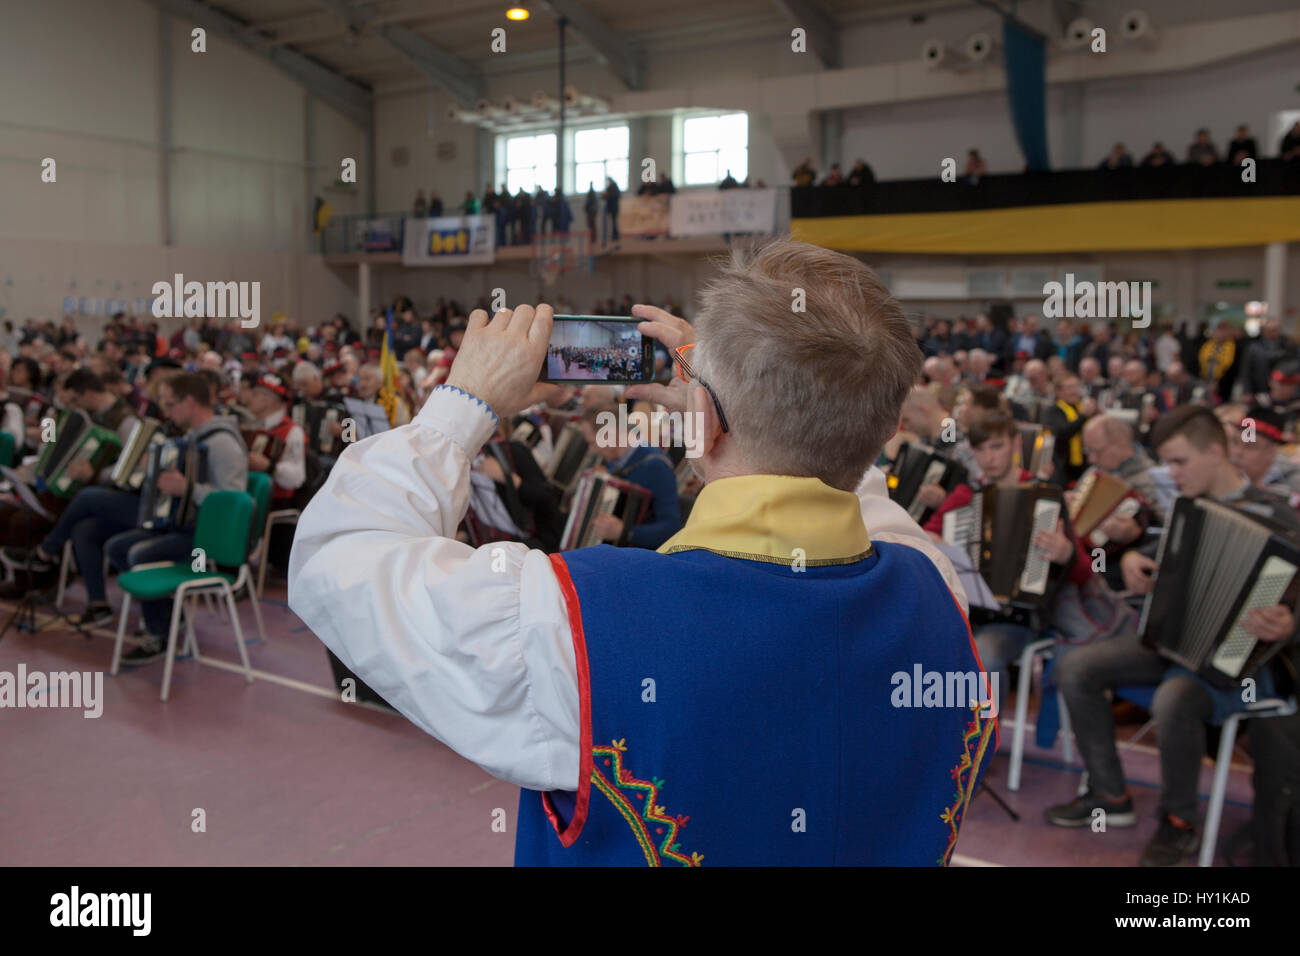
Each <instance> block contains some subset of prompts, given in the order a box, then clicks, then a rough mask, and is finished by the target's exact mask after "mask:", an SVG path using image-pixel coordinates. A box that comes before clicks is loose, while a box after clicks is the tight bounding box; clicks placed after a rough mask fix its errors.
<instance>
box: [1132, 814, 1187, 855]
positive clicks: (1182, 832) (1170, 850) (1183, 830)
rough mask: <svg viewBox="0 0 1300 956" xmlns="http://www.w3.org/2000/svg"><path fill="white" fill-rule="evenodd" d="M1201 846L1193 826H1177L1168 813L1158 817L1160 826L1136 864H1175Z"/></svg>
mask: <svg viewBox="0 0 1300 956" xmlns="http://www.w3.org/2000/svg"><path fill="white" fill-rule="evenodd" d="M1200 848H1201V835H1200V834H1199V833H1197V832H1196V830H1195V829H1194V828H1193V827H1190V826H1179V825H1178V824H1176V823H1174V818H1173V817H1172V816H1170V815H1169V814H1167V813H1166V814H1163V815H1161V817H1160V827H1159V829H1157V830H1156V835H1155V836H1153V837H1152V838H1151V842H1150V843H1148V844H1147V848H1146V849H1145V850H1143V851H1142V857H1141V858H1140V859H1139V860H1138V866H1177V865H1178V864H1180V863H1182V862H1183V860H1185V859H1187V858H1188V857H1189V856H1191V855H1192V854H1194V853H1195V852H1196V851H1197V850H1199V849H1200Z"/></svg>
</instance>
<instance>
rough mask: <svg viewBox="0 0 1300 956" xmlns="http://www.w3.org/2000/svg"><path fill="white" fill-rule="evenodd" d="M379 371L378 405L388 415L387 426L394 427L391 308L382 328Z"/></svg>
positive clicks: (394, 358)
mask: <svg viewBox="0 0 1300 956" xmlns="http://www.w3.org/2000/svg"><path fill="white" fill-rule="evenodd" d="M379 370H380V372H381V374H382V375H383V377H384V384H383V385H382V386H381V387H380V389H379V396H378V397H379V404H380V406H381V407H382V408H383V410H384V412H385V413H386V414H387V415H388V424H390V425H392V426H393V427H396V426H397V425H398V421H397V407H398V396H397V349H396V348H395V347H394V346H393V307H392V306H389V307H388V313H387V316H386V321H385V326H384V347H383V349H382V351H381V352H380V353H379Z"/></svg>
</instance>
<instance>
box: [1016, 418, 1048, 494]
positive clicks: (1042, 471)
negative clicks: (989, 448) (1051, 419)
mask: <svg viewBox="0 0 1300 956" xmlns="http://www.w3.org/2000/svg"><path fill="white" fill-rule="evenodd" d="M1018 427H1019V429H1020V445H1019V446H1018V447H1017V449H1016V452H1017V456H1016V457H1017V460H1016V462H1015V464H1016V467H1019V468H1023V469H1025V471H1027V472H1029V473H1030V474H1031V475H1033V476H1034V478H1035V479H1037V480H1039V481H1046V480H1047V476H1048V474H1049V472H1048V466H1049V465H1050V464H1051V463H1052V456H1053V455H1054V454H1055V453H1056V436H1055V435H1053V434H1052V432H1051V430H1050V429H1047V428H1044V427H1043V426H1042V425H1029V424H1025V423H1023V422H1022V423H1020V424H1019V426H1018Z"/></svg>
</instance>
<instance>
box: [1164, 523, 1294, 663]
mask: <svg viewBox="0 0 1300 956" xmlns="http://www.w3.org/2000/svg"><path fill="white" fill-rule="evenodd" d="M1156 561H1157V563H1158V564H1159V565H1160V568H1159V572H1158V573H1157V575H1156V580H1155V588H1154V590H1153V591H1152V592H1151V593H1150V594H1148V595H1147V598H1146V604H1145V605H1144V606H1143V608H1142V618H1141V622H1140V623H1139V625H1138V633H1139V634H1141V635H1142V642H1143V644H1145V645H1146V646H1147V647H1150V648H1152V649H1153V650H1155V651H1156V652H1157V653H1158V654H1160V655H1161V656H1162V657H1165V658H1167V659H1169V660H1171V661H1174V662H1175V663H1177V664H1181V665H1182V666H1183V667H1186V668H1187V669H1188V670H1190V671H1194V672H1195V673H1197V674H1199V675H1200V676H1201V677H1204V678H1205V679H1206V680H1207V681H1209V682H1210V683H1211V684H1214V685H1215V686H1217V687H1220V688H1224V689H1229V688H1239V687H1240V686H1241V680H1242V679H1243V678H1245V677H1249V676H1250V675H1251V674H1253V673H1254V672H1255V671H1256V670H1258V669H1259V667H1260V666H1261V665H1263V664H1264V663H1265V662H1267V661H1268V659H1269V658H1271V657H1272V656H1273V655H1274V654H1275V653H1277V652H1278V651H1279V650H1281V649H1282V647H1283V645H1285V644H1286V643H1287V642H1286V641H1284V640H1283V641H1261V640H1259V639H1258V638H1256V637H1254V636H1253V635H1251V634H1250V633H1248V632H1247V631H1246V629H1245V627H1244V626H1243V625H1244V624H1245V618H1246V615H1247V614H1248V613H1249V612H1250V611H1252V610H1254V609H1255V608H1266V607H1273V606H1275V605H1277V604H1280V603H1282V598H1283V595H1285V594H1286V592H1287V590H1288V589H1289V588H1290V587H1291V584H1292V582H1293V581H1294V580H1295V576H1296V571H1297V569H1300V533H1297V532H1296V531H1294V530H1293V529H1291V528H1288V527H1285V526H1283V525H1281V524H1279V523H1278V522H1275V521H1273V520H1272V519H1271V518H1266V517H1263V516H1259V515H1255V514H1253V513H1250V512H1247V511H1246V510H1244V509H1238V508H1232V507H1229V506H1228V505H1225V504H1222V503H1220V502H1217V501H1213V500H1210V499H1207V498H1179V499H1178V500H1177V501H1176V502H1175V503H1174V510H1173V514H1172V516H1171V517H1170V520H1169V525H1168V527H1167V528H1166V529H1165V533H1164V535H1163V536H1162V538H1161V541H1160V550H1159V551H1158V552H1157V554H1156Z"/></svg>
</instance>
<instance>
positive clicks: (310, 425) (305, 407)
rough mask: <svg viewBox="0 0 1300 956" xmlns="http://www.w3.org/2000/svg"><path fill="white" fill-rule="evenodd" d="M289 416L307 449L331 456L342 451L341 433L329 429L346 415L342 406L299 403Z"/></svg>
mask: <svg viewBox="0 0 1300 956" xmlns="http://www.w3.org/2000/svg"><path fill="white" fill-rule="evenodd" d="M291 417H292V418H293V421H294V424H296V425H297V426H298V427H299V428H301V429H302V431H303V434H304V435H306V436H307V450H308V451H312V452H315V453H316V454H318V455H328V456H330V457H333V458H337V457H338V456H339V455H340V454H341V453H342V451H343V438H342V436H341V435H335V434H334V432H333V431H332V430H331V429H330V426H331V425H333V424H342V422H343V419H344V417H346V416H345V415H344V412H343V409H342V407H340V406H338V405H331V404H330V403H328V402H306V403H299V404H297V405H295V406H294V407H293V411H292V413H291ZM245 444H247V438H245ZM248 450H249V451H252V450H253V446H252V445H249V447H248ZM263 454H265V452H263ZM267 457H268V458H269V457H270V456H269V455H267Z"/></svg>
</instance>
